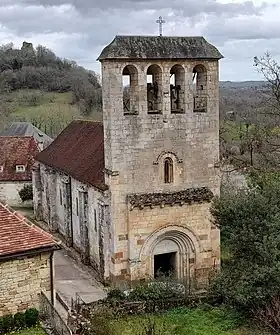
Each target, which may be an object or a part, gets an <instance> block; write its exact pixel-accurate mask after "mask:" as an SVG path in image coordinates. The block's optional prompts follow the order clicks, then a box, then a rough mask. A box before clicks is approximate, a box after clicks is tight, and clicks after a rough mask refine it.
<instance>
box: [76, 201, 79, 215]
mask: <svg viewBox="0 0 280 335" xmlns="http://www.w3.org/2000/svg"><path fill="white" fill-rule="evenodd" d="M76 215H77V216H78V215H79V200H78V198H76Z"/></svg>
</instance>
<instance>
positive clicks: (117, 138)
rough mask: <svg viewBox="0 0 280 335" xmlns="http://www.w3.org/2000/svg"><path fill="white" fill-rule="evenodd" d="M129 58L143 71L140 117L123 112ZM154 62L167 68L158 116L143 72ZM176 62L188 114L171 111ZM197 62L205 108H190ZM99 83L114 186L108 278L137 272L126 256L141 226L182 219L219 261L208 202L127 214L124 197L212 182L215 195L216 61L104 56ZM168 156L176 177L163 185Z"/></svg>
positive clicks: (108, 164) (217, 183) (149, 230)
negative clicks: (203, 76)
mask: <svg viewBox="0 0 280 335" xmlns="http://www.w3.org/2000/svg"><path fill="white" fill-rule="evenodd" d="M128 64H131V65H133V66H134V67H135V68H136V69H137V72H138V90H139V91H138V92H139V93H138V107H137V109H138V110H137V113H136V114H135V115H125V114H124V111H123V97H122V71H123V69H124V67H125V66H126V65H128ZM152 64H156V65H158V66H159V67H160V68H161V71H162V86H161V90H162V91H161V93H162V104H161V105H162V111H161V113H160V114H149V113H148V111H147V80H146V73H147V69H148V67H149V66H150V65H152ZM175 64H179V65H181V66H182V67H183V68H184V86H183V92H184V113H180V114H174V113H171V109H170V69H171V68H172V67H173V66H174V65H175ZM199 64H202V65H203V66H204V67H205V68H206V70H207V87H206V88H204V89H205V91H206V92H207V100H208V108H207V112H206V113H199V112H194V111H193V91H192V85H193V83H192V77H193V68H194V67H195V66H196V65H199ZM102 87H103V122H104V137H105V167H106V171H107V174H106V183H107V184H108V185H109V187H110V191H111V221H112V226H113V229H114V242H113V243H112V247H113V249H112V258H111V261H112V265H111V266H110V268H111V269H112V270H111V276H112V277H119V276H122V275H124V274H126V273H129V272H130V271H131V272H133V271H134V270H132V269H130V263H128V258H129V257H130V255H129V253H131V252H132V250H133V248H134V247H135V244H136V243H137V240H139V239H140V240H141V238H139V237H137V234H138V231H141V232H145V234H147V235H148V234H151V233H152V231H154V230H155V229H157V228H158V227H159V226H162V227H163V226H164V225H166V224H174V223H176V222H177V221H179V222H180V224H183V225H184V226H188V227H189V226H191V227H192V229H193V231H194V233H195V235H196V236H197V237H198V239H200V238H199V236H200V235H207V237H206V236H204V238H205V240H204V241H203V243H202V244H208V246H209V248H208V249H207V253H208V254H207V255H206V254H205V259H209V258H211V257H212V256H211V254H212V251H211V250H213V254H215V255H216V256H217V259H218V258H219V255H218V252H217V250H218V249H219V234H218V233H213V232H211V228H210V227H211V223H210V221H209V215H208V213H209V212H208V204H207V207H205V206H204V205H201V207H200V208H201V210H200V209H199V207H197V206H194V207H192V206H190V208H194V209H195V210H196V211H198V212H200V214H199V213H196V211H195V210H193V209H190V208H189V207H188V206H187V205H184V206H182V207H178V208H177V207H176V206H174V207H170V206H169V207H166V208H165V209H161V208H154V209H151V208H145V210H144V211H142V212H141V211H139V210H133V211H132V212H130V209H129V206H128V203H127V195H129V194H133V193H153V192H175V191H180V190H184V189H187V188H191V187H194V188H196V187H208V188H209V189H210V190H211V191H212V192H213V193H214V194H216V195H217V194H219V188H220V179H219V169H218V167H217V165H216V163H217V162H218V160H219V65H218V62H217V61H195V60H191V61H190V60H186V61H181V60H178V61H161V60H154V61H149V60H145V61H141V60H138V61H130V62H127V61H119V60H118V61H103V62H102ZM166 157H170V158H172V160H173V162H174V181H173V183H170V184H165V183H164V178H163V164H164V159H165V158H166ZM138 212H139V213H138ZM143 213H145V214H143ZM199 215H200V216H201V217H200V218H199V219H198V217H199ZM173 218H175V219H173ZM135 227H137V228H135ZM206 231H207V234H206ZM211 240H212V242H211ZM138 249H139V248H138ZM136 250H137V248H136V249H135V251H136ZM203 252H204V251H203ZM201 262H202V263H203V262H204V261H201ZM218 262H219V259H218ZM204 263H206V261H205V262H204ZM207 263H209V264H210V263H211V264H212V260H211V261H210V260H207ZM198 266H200V264H198ZM201 266H202V264H201ZM140 272H143V271H140Z"/></svg>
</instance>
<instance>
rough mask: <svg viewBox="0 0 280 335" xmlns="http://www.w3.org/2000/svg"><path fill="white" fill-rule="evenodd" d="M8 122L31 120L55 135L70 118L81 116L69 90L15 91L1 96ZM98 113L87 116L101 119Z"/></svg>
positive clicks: (35, 124) (49, 133) (52, 135)
mask: <svg viewBox="0 0 280 335" xmlns="http://www.w3.org/2000/svg"><path fill="white" fill-rule="evenodd" d="M1 105H2V106H3V105H4V106H5V109H6V111H7V112H6V117H7V120H8V121H30V122H32V123H33V125H34V126H36V127H38V128H39V129H41V130H42V131H44V132H45V133H47V134H48V135H49V136H51V137H55V136H57V135H58V134H59V133H60V132H61V131H62V130H63V129H64V128H65V127H66V126H67V125H68V124H69V123H70V122H71V121H72V120H73V119H77V118H83V116H82V115H81V113H80V109H79V106H78V105H75V104H72V93H71V92H66V93H54V92H44V91H40V90H18V91H14V92H11V93H6V94H5V95H4V96H2V97H1ZM100 117H101V114H100V115H98V114H95V115H89V116H88V117H87V118H93V119H97V118H99V119H100Z"/></svg>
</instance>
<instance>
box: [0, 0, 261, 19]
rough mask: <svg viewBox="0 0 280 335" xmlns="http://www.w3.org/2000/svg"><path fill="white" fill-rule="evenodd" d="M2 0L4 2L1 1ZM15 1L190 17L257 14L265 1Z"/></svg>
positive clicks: (9, 1) (6, 1)
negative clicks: (163, 11)
mask: <svg viewBox="0 0 280 335" xmlns="http://www.w3.org/2000/svg"><path fill="white" fill-rule="evenodd" d="M3 1H4V2H3ZM1 3H3V4H13V3H14V1H13V0H2V1H1ZM17 3H22V4H26V5H43V6H59V5H65V4H71V5H73V6H74V7H75V8H77V9H78V10H80V11H82V12H83V13H88V14H89V15H92V13H94V11H95V10H96V9H102V10H106V11H107V10H109V9H116V8H118V9H119V8H122V9H124V10H141V9H143V8H145V9H159V8H161V9H172V10H173V11H177V12H178V13H182V14H184V16H187V17H192V16H195V15H197V14H198V13H215V14H217V15H220V14H222V13H228V14H231V15H237V14H258V13H260V11H261V10H262V9H263V8H264V7H265V6H266V4H265V2H264V3H263V4H262V5H260V6H255V5H254V3H253V2H252V1H244V2H242V3H236V2H229V3H226V4H223V3H219V2H218V1H217V0H173V1H172V2H171V1H170V0H101V1H100V0H18V2H17Z"/></svg>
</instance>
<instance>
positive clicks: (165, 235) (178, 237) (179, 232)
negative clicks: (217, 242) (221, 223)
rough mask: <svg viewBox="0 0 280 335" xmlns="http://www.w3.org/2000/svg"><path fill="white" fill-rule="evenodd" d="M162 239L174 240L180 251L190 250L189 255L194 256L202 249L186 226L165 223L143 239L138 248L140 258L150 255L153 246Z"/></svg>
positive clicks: (196, 238)
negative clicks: (143, 241)
mask: <svg viewBox="0 0 280 335" xmlns="http://www.w3.org/2000/svg"><path fill="white" fill-rule="evenodd" d="M163 240H172V241H174V242H175V243H176V244H177V245H178V247H179V250H180V252H181V253H183V254H184V253H186V252H187V251H189V252H190V255H189V256H191V257H193V258H196V255H197V253H200V252H202V251H203V249H202V246H201V243H200V241H199V239H198V237H197V236H196V235H195V233H194V232H193V231H192V230H191V229H190V228H188V227H186V226H181V225H172V224H170V225H167V226H165V227H161V228H159V229H157V230H156V231H154V232H153V233H152V234H151V235H150V236H149V237H148V238H147V239H146V241H145V243H144V245H143V246H142V248H141V250H140V257H139V258H140V260H141V259H142V258H145V257H147V255H151V254H152V253H153V250H154V248H155V246H156V245H157V244H158V243H160V242H161V241H163Z"/></svg>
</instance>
